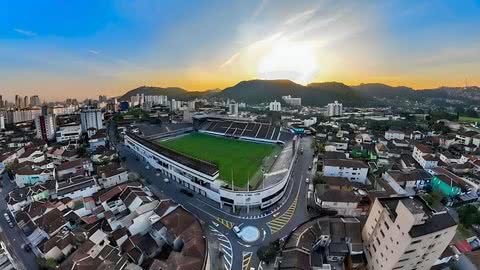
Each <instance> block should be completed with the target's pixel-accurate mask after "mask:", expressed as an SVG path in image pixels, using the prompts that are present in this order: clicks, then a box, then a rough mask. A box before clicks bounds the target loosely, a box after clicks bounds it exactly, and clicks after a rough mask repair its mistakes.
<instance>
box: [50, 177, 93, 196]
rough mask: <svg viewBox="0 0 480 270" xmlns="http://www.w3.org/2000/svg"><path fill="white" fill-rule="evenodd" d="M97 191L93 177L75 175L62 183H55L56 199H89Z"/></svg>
mask: <svg viewBox="0 0 480 270" xmlns="http://www.w3.org/2000/svg"><path fill="white" fill-rule="evenodd" d="M98 190H99V186H98V185H97V182H96V180H95V178H94V177H92V176H82V175H77V176H74V177H71V178H68V179H66V180H64V181H57V192H56V195H55V196H56V198H58V199H62V198H70V199H73V200H76V199H80V198H84V197H91V196H92V195H93V194H94V193H96V192H97V191H98Z"/></svg>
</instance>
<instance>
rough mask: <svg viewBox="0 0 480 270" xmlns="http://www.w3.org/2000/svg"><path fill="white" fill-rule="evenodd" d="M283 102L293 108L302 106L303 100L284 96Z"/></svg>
mask: <svg viewBox="0 0 480 270" xmlns="http://www.w3.org/2000/svg"><path fill="white" fill-rule="evenodd" d="M282 99H283V101H285V103H287V104H288V105H291V106H302V98H299V97H292V96H291V95H288V96H282Z"/></svg>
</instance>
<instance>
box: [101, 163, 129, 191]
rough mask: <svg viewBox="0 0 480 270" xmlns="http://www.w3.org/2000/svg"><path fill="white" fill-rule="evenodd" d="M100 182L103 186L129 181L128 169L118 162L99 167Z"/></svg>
mask: <svg viewBox="0 0 480 270" xmlns="http://www.w3.org/2000/svg"><path fill="white" fill-rule="evenodd" d="M97 175H98V179H97V181H98V184H99V185H101V186H102V187H103V188H109V187H113V186H116V185H119V184H122V183H125V182H127V181H128V171H127V170H126V169H125V168H123V167H122V166H121V165H120V164H118V163H111V164H109V165H104V166H100V167H98V168H97Z"/></svg>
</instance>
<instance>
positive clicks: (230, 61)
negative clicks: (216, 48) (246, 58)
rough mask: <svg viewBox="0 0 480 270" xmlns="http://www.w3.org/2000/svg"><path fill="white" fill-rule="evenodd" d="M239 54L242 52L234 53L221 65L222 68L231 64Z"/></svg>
mask: <svg viewBox="0 0 480 270" xmlns="http://www.w3.org/2000/svg"><path fill="white" fill-rule="evenodd" d="M239 55H240V52H237V53H235V54H234V55H232V56H231V57H230V58H228V60H227V61H225V62H224V63H223V64H221V65H220V68H224V67H226V66H229V65H230V64H231V63H233V61H235V60H236V59H237V58H238V56H239Z"/></svg>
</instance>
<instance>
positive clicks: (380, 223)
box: [362, 196, 457, 270]
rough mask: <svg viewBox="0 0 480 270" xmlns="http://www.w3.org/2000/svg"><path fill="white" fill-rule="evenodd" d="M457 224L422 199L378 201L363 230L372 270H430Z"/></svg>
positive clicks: (401, 198) (452, 234)
mask: <svg viewBox="0 0 480 270" xmlns="http://www.w3.org/2000/svg"><path fill="white" fill-rule="evenodd" d="M456 228H457V223H456V222H455V220H454V219H453V218H452V216H451V215H450V214H449V213H448V212H447V211H446V210H434V209H432V208H431V207H429V206H428V205H427V204H426V202H425V201H424V200H423V199H421V198H420V197H418V196H414V197H389V198H377V199H376V200H375V202H374V204H373V206H372V208H371V210H370V213H369V216H368V219H367V222H366V223H365V226H364V228H363V231H362V238H363V241H364V248H365V253H366V256H367V261H368V269H370V270H377V269H382V270H400V269H401V270H407V269H410V270H416V269H418V270H420V269H430V268H431V267H432V266H433V264H434V263H435V261H436V260H437V259H438V258H439V257H440V255H441V254H442V252H443V251H444V250H445V248H447V246H448V244H449V243H450V241H451V240H452V238H453V236H454V235H455V231H456Z"/></svg>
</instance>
